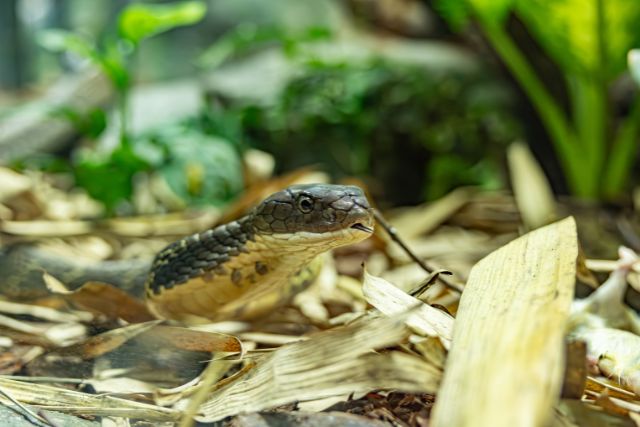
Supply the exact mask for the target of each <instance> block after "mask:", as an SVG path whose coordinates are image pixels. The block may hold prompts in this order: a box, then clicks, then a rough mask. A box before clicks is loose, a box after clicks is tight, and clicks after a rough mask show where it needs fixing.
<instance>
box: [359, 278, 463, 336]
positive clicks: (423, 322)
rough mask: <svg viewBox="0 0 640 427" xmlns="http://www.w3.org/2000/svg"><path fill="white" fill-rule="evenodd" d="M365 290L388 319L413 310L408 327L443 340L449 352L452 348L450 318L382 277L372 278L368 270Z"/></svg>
mask: <svg viewBox="0 0 640 427" xmlns="http://www.w3.org/2000/svg"><path fill="white" fill-rule="evenodd" d="M362 291H363V292H364V295H365V297H366V298H367V301H368V302H369V304H371V305H372V306H374V307H375V308H377V309H378V310H380V311H381V312H382V313H384V314H385V315H387V316H393V315H396V314H399V313H404V312H407V311H411V313H410V314H409V316H408V317H407V326H409V327H410V328H411V329H413V330H414V331H416V332H418V333H420V334H423V335H427V336H432V337H438V338H440V340H441V341H442V344H443V345H444V346H445V348H447V349H448V348H449V347H450V346H451V337H452V330H453V317H452V316H451V315H449V314H447V313H445V312H443V311H441V310H438V309H436V308H433V307H431V306H429V305H427V304H425V303H423V302H422V301H420V300H419V299H417V298H414V297H412V296H411V295H408V294H407V293H405V292H404V291H402V290H400V289H398V288H396V287H395V286H393V285H392V284H391V283H389V282H387V281H386V280H384V279H382V278H380V277H376V276H372V275H371V274H369V273H368V272H367V271H366V269H365V271H364V281H363V284H362ZM412 309H415V310H412Z"/></svg>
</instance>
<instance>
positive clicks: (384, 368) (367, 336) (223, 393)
mask: <svg viewBox="0 0 640 427" xmlns="http://www.w3.org/2000/svg"><path fill="white" fill-rule="evenodd" d="M404 322H405V319H404V316H395V317H392V318H383V319H373V320H369V321H367V322H366V323H365V322H360V323H356V324H353V325H351V326H349V327H345V328H339V329H335V330H331V331H326V332H321V333H318V334H316V335H313V336H311V337H310V338H309V339H308V340H306V341H301V342H297V343H293V344H289V345H285V346H282V347H280V348H278V349H277V350H275V351H273V352H272V353H270V354H268V355H266V356H264V357H263V358H261V359H260V360H259V361H258V363H257V366H256V367H255V368H254V369H252V370H250V371H249V372H248V373H247V374H246V375H245V376H243V377H241V378H240V380H238V381H234V382H232V383H231V384H229V385H227V386H225V387H223V388H221V389H219V390H217V391H215V392H213V393H212V394H211V396H210V397H209V398H208V399H207V400H206V401H205V403H204V404H203V405H202V406H201V407H200V415H199V416H198V417H197V419H198V420H199V421H203V422H212V421H216V420H220V419H222V418H225V417H227V416H231V415H235V414H238V413H241V412H254V411H259V410H262V409H266V408H271V407H275V406H280V405H284V404H287V403H291V402H298V401H307V400H315V399H320V398H323V397H329V396H336V395H344V394H348V393H351V392H359V391H368V390H372V389H388V388H393V389H401V390H405V391H416V392H417V391H421V392H434V391H435V390H436V389H437V384H438V380H439V376H440V374H439V371H438V370H437V369H436V368H434V367H433V366H431V365H429V364H427V363H425V362H424V361H422V360H421V359H420V358H418V357H415V356H410V355H407V354H403V353H399V352H391V353H387V354H371V353H370V354H367V353H369V352H370V350H372V349H376V348H382V347H387V346H390V345H395V344H398V343H399V342H401V341H403V340H405V339H406V338H407V337H408V335H409V333H408V330H407V328H406V327H405V326H404Z"/></svg>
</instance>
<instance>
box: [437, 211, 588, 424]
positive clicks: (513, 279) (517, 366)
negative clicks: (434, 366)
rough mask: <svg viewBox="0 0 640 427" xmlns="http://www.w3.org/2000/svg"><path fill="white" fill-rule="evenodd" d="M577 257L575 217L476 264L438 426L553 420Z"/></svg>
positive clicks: (455, 335) (462, 309)
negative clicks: (551, 418) (551, 417)
mask: <svg viewBox="0 0 640 427" xmlns="http://www.w3.org/2000/svg"><path fill="white" fill-rule="evenodd" d="M577 256H578V242H577V233H576V224H575V221H574V220H573V218H567V219H565V220H563V221H560V222H557V223H554V224H551V225H549V226H546V227H543V228H540V229H538V230H536V231H533V232H531V233H529V234H527V235H525V236H522V237H520V238H518V239H516V240H514V241H513V242H511V243H509V244H507V245H506V246H504V247H502V248H500V249H498V250H497V251H495V252H493V253H491V254H490V255H488V256H487V257H486V258H484V259H482V260H481V261H480V262H478V263H477V264H476V265H475V266H474V267H473V269H472V271H471V274H470V276H469V280H468V282H467V285H466V287H465V290H464V292H463V294H462V297H461V300H460V305H459V307H458V311H457V316H456V321H455V328H454V333H453V343H452V346H451V350H450V352H449V356H448V358H447V362H446V367H445V373H444V379H443V383H442V387H441V388H440V392H439V394H438V400H437V401H436V405H435V407H434V412H433V415H432V418H431V423H432V425H433V426H434V427H440V426H454V425H455V426H476V425H478V426H485V425H491V426H505V427H511V426H521V425H529V426H539V425H544V424H545V423H546V422H548V421H549V420H550V416H551V415H552V410H553V407H554V405H555V404H556V403H557V400H558V398H559V396H560V387H561V382H562V368H563V366H564V362H563V358H564V348H563V340H564V327H565V324H566V321H567V317H568V316H569V310H570V305H571V300H572V297H573V290H574V289H573V288H574V285H575V276H576V259H577ZM470 390H473V393H470V392H469V391H470Z"/></svg>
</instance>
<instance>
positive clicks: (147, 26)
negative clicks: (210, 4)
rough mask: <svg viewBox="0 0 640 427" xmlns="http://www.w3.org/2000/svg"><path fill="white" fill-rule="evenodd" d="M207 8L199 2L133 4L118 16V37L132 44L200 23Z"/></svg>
mask: <svg viewBox="0 0 640 427" xmlns="http://www.w3.org/2000/svg"><path fill="white" fill-rule="evenodd" d="M206 12H207V7H206V5H205V4H204V3H203V2H200V1H186V2H176V3H167V4H160V5H158V4H141V3H133V4H131V5H130V6H128V7H127V8H126V9H124V10H123V11H122V13H121V15H120V23H119V28H120V35H121V36H122V37H123V38H125V39H127V40H130V41H131V42H133V43H138V42H140V40H142V39H144V38H147V37H151V36H153V35H156V34H159V33H162V32H164V31H168V30H170V29H172V28H175V27H180V26H184V25H190V24H194V23H196V22H198V21H200V20H201V19H202V18H203V17H204V15H205V13H206Z"/></svg>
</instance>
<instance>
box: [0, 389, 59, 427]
mask: <svg viewBox="0 0 640 427" xmlns="http://www.w3.org/2000/svg"><path fill="white" fill-rule="evenodd" d="M0 394H1V395H3V396H4V397H6V398H7V399H9V400H10V401H11V402H12V403H13V404H14V405H16V406H17V407H18V408H13V407H11V406H8V405H5V406H7V408H10V409H13V410H14V411H16V412H17V413H19V414H20V415H22V416H23V417H25V418H26V419H27V421H29V422H30V423H31V424H33V425H36V426H43V425H44V426H49V427H55V426H52V424H51V423H50V422H49V421H48V420H46V419H45V418H43V417H41V416H40V415H38V414H36V413H35V412H33V411H32V410H31V409H29V408H27V407H26V406H24V405H23V404H22V403H20V402H18V401H17V400H16V399H14V398H13V396H11V395H10V394H9V393H7V392H6V391H4V390H2V389H1V388H0Z"/></svg>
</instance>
